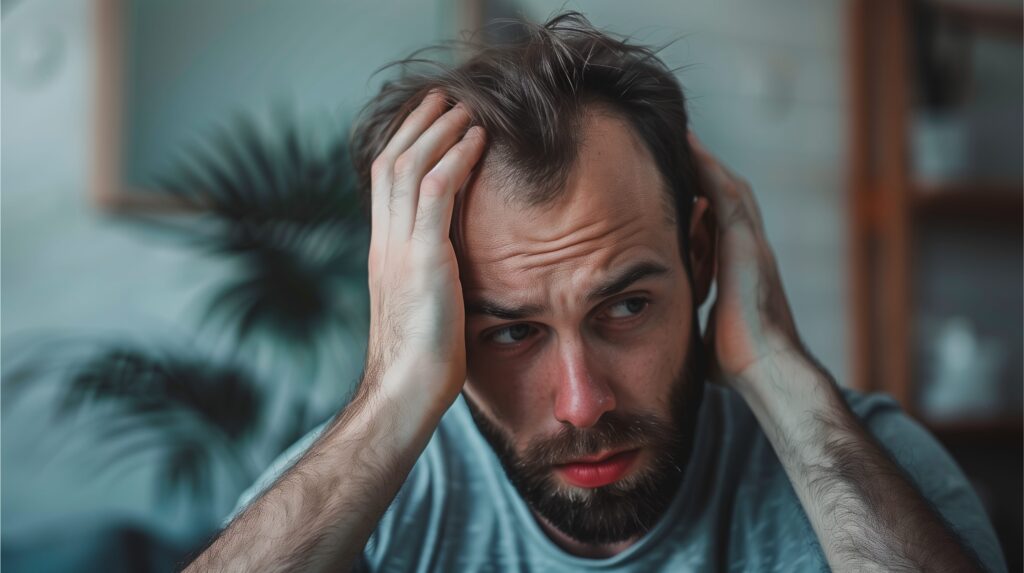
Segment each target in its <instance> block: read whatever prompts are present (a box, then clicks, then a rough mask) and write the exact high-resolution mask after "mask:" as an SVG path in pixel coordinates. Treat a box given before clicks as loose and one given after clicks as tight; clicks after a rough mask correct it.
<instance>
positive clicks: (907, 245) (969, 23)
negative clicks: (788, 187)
mask: <svg viewBox="0 0 1024 573" xmlns="http://www.w3.org/2000/svg"><path fill="white" fill-rule="evenodd" d="M849 9H850V12H849V16H850V17H849V26H850V27H849V42H850V43H849V52H848V55H849V73H850V76H849V87H850V94H851V100H850V105H851V118H850V119H851V121H850V134H851V135H850V137H851V139H850V142H849V153H850V156H849V160H850V180H849V213H850V233H851V235H850V260H851V263H850V264H851V266H850V277H851V281H852V284H851V296H852V299H851V300H852V303H851V309H850V311H851V312H850V316H851V322H852V325H853V332H852V336H851V340H852V344H853V348H852V356H853V360H852V364H853V368H854V372H853V374H854V380H853V384H852V385H853V386H854V387H855V388H857V389H860V390H862V391H882V392H886V393H888V394H890V395H892V396H893V397H895V398H896V399H897V400H898V401H899V402H900V404H901V405H902V407H903V408H904V409H905V410H906V411H907V412H908V413H909V414H910V415H911V416H914V417H916V418H917V419H918V420H919V421H921V422H922V423H923V424H924V425H925V426H926V427H928V428H929V429H930V430H931V431H932V433H933V434H934V435H935V436H936V437H937V438H938V439H939V440H940V441H941V442H942V443H943V444H944V445H945V446H946V447H947V449H949V450H950V452H951V453H952V454H953V455H954V457H955V458H956V459H957V461H958V462H959V463H960V465H961V467H962V468H963V469H964V471H965V473H966V474H967V475H968V477H969V478H970V479H971V480H972V483H974V485H975V488H976V489H977V490H979V494H980V495H981V497H982V499H983V500H988V501H991V500H998V503H994V502H993V503H992V504H989V511H990V513H991V515H992V518H993V522H994V523H995V525H996V527H997V530H998V531H999V535H1000V539H1001V541H1002V543H1003V546H1004V547H1003V548H1004V551H1005V552H1006V556H1007V560H1008V563H1009V565H1010V570H1018V569H1020V566H1021V537H1022V533H1021V505H1022V501H1021V500H1022V498H1021V489H1022V483H1021V480H1022V478H1021V475H1022V470H1021V466H1022V461H1021V452H1022V447H1024V441H1022V435H1024V422H1022V418H1021V404H1020V403H1019V402H1020V400H1019V399H1018V400H1017V402H1018V403H1016V404H1012V405H1010V406H1011V407H1007V408H1003V409H1002V411H1000V412H998V413H993V414H992V415H980V416H979V415H978V413H977V412H971V413H970V414H969V415H968V414H965V415H964V416H963V417H957V416H956V415H952V416H951V415H948V412H947V415H945V416H942V417H936V416H932V415H931V414H930V412H929V411H928V409H927V408H924V407H922V396H923V395H924V392H925V391H926V390H927V385H928V380H927V379H926V377H927V376H926V374H925V373H926V372H927V371H929V368H931V369H932V370H933V371H934V369H935V368H936V365H935V364H926V363H923V359H922V357H921V354H920V352H919V346H920V343H919V340H920V339H919V338H918V337H919V336H920V335H921V334H922V327H921V322H922V320H923V318H922V315H924V314H925V313H926V312H927V310H926V309H922V308H921V306H922V305H923V303H922V301H921V300H920V298H921V297H920V292H922V291H921V289H922V287H924V286H929V285H927V283H926V281H928V280H935V278H934V277H930V278H926V277H922V276H919V273H920V272H921V268H919V264H918V263H920V262H921V260H922V258H923V256H922V252H924V251H925V250H926V249H928V248H931V249H933V251H932V252H934V249H935V247H934V245H929V244H923V243H925V242H926V241H929V240H934V238H935V237H937V236H938V237H941V236H942V233H943V232H946V231H947V230H950V229H952V231H950V232H952V233H956V236H958V237H961V236H963V237H970V238H977V239H978V240H979V241H988V242H987V243H986V242H982V243H978V244H983V245H993V244H994V245H997V246H998V247H999V249H1001V251H1000V252H1006V253H1010V255H1011V256H1010V257H1006V256H1004V255H1000V256H1003V257H1004V258H1002V259H995V260H1012V254H1013V253H1015V252H1016V253H1019V249H1020V248H1021V247H1020V245H1021V241H1022V233H1021V228H1022V220H1024V216H1022V215H1024V184H1022V181H1021V180H1020V178H1017V177H1015V178H1010V179H1007V178H1005V177H1002V176H997V177H985V176H977V177H975V176H973V175H972V176H968V177H954V178H950V179H948V180H946V179H936V178H934V177H931V178H927V180H925V178H922V177H920V176H919V174H918V173H915V170H914V153H915V150H914V149H913V147H912V145H913V141H914V138H913V134H912V133H911V130H912V128H913V127H914V125H913V119H914V117H915V116H914V114H915V111H918V108H917V107H916V106H918V104H919V101H918V99H919V97H920V94H919V93H918V91H917V89H918V87H919V86H918V84H917V83H916V82H915V78H916V77H917V75H916V74H917V72H918V71H919V70H918V69H917V68H916V67H915V63H918V62H919V60H917V59H915V55H919V54H915V53H914V50H915V48H917V47H918V46H919V45H920V44H921V41H920V40H921V38H918V37H915V35H916V34H919V33H920V29H919V28H918V27H917V26H915V24H916V23H918V20H915V19H914V17H915V15H920V11H921V10H930V11H934V13H935V14H938V15H939V16H940V17H941V18H944V19H945V21H947V22H949V21H953V22H955V24H956V25H957V26H958V29H960V30H966V31H968V32H969V34H970V35H972V37H989V36H995V37H998V38H1000V41H1010V42H1017V43H1021V42H1022V36H1024V16H1022V13H1021V10H1020V8H1019V7H1014V6H1008V7H1003V6H993V5H985V4H978V3H966V2H960V3H953V2H948V1H942V2H937V1H928V0H851V1H850V3H849ZM1016 73H1018V74H1019V73H1020V70H1019V69H1018V70H1017V72H1016ZM1018 105H1022V104H1021V102H1018ZM1011 121H1012V120H1011ZM1016 129H1017V130H1018V137H1020V135H1019V130H1020V125H1017V127H1016ZM935 229H938V231H935ZM928 230H931V234H929V233H927V232H926V231H928ZM965 248H967V247H965ZM1015 249H1017V250H1016V251H1015ZM984 256H989V257H990V258H991V255H990V254H989V253H980V256H979V258H984ZM1016 258H1017V261H1016V263H1014V264H1016V265H1020V264H1021V263H1020V257H1019V256H1017V257H1016ZM986 260H988V259H986ZM972 262H973V261H972ZM951 264H954V263H951ZM1018 268H1019V267H1018ZM998 270H999V272H1000V273H1002V274H999V273H997V274H999V276H1003V277H1005V276H1006V274H1007V272H1008V269H1007V268H1002V269H998ZM1017 274H1018V275H1019V274H1020V271H1019V270H1018V271H1017ZM969 280H977V284H978V285H979V289H984V288H987V287H992V286H993V282H994V281H996V279H993V278H991V277H986V276H977V277H973V276H972V277H969ZM1017 280H1020V279H1019V277H1018V279H1017ZM995 286H999V285H995ZM979 296H981V297H983V296H984V292H983V291H982V294H981V295H979ZM1016 296H1017V298H1018V300H1019V298H1020V297H1021V296H1022V293H1021V292H1020V291H1019V290H1018V291H1017V293H1016ZM943 302H945V301H943ZM957 304H959V301H952V302H950V303H949V304H948V306H951V307H954V308H956V307H957ZM962 306H963V307H965V308H966V307H969V306H970V305H969V304H963V305H962ZM964 312H967V311H964ZM970 318H971V317H967V319H970ZM1001 320H1003V321H1004V324H1010V323H1009V322H1007V321H1016V328H1020V326H1019V323H1020V320H1021V316H1020V314H1019V313H1017V315H1013V313H1009V314H1008V315H1007V316H1005V317H1003V318H1002V319H1001ZM1018 336H1019V335H1018ZM1010 352H1011V353H1012V354H1011V356H1010V358H1009V360H1010V361H1017V362H1016V363H1017V364H1019V363H1020V361H1021V348H1019V347H1017V348H1012V349H1010ZM1011 371H1012V368H1011ZM975 382H976V381H973V380H963V384H965V385H967V384H973V383H975ZM1022 383H1024V381H1021V380H1018V381H1016V384H1018V389H1019V385H1020V384H1022ZM971 390H972V389H971V388H967V391H968V392H969V391H971ZM979 391H980V390H979ZM994 506H998V507H994Z"/></svg>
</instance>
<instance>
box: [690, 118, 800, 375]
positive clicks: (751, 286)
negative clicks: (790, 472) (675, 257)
mask: <svg viewBox="0 0 1024 573" xmlns="http://www.w3.org/2000/svg"><path fill="white" fill-rule="evenodd" d="M690 145H691V147H692V148H693V151H694V153H695V155H696V157H697V164H698V168H699V171H700V177H701V183H702V187H703V188H704V192H705V193H706V194H707V196H708V199H709V200H710V201H711V205H712V207H713V210H714V212H715V216H716V221H717V225H718V241H717V242H718V248H717V251H718V254H717V256H718V260H717V276H716V277H715V282H716V284H717V288H718V293H717V295H716V298H715V303H714V305H713V306H712V308H711V312H710V314H709V315H708V326H707V329H706V332H705V335H704V345H705V348H707V350H708V352H709V353H710V356H709V359H710V360H709V366H710V367H711V372H712V373H713V374H716V375H717V377H718V378H721V379H722V380H721V381H722V382H725V383H726V384H734V385H735V384H738V383H740V382H741V381H743V380H744V378H745V376H744V373H745V372H747V371H748V370H749V369H750V368H751V367H753V366H756V365H762V364H763V363H764V362H765V360H766V359H774V358H775V357H779V356H782V355H784V354H787V353H792V352H797V353H803V345H802V344H801V342H800V337H799V335H798V334H797V331H796V324H795V322H794V321H793V314H792V312H791V311H790V309H789V303H788V302H787V301H786V294H785V292H784V291H783V288H782V281H781V279H780V278H779V271H778V267H777V266H776V264H775V256H774V255H773V254H772V250H771V247H770V246H769V245H768V240H767V238H766V237H765V233H764V224H763V222H762V221H761V212H760V210H759V209H758V206H757V202H756V201H755V200H754V195H753V193H752V192H751V190H750V186H749V185H748V184H747V183H746V182H745V181H743V180H742V179H740V178H739V177H737V176H736V175H734V174H732V173H731V172H730V171H729V170H728V169H726V168H725V167H724V166H722V164H721V163H719V162H718V160H716V159H715V158H714V157H713V156H712V155H711V154H710V153H708V152H707V150H705V149H704V147H703V146H702V145H701V144H700V142H699V141H698V140H697V138H696V136H694V135H693V134H692V133H691V134H690Z"/></svg>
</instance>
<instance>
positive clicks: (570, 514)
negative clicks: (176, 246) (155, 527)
mask: <svg viewBox="0 0 1024 573" xmlns="http://www.w3.org/2000/svg"><path fill="white" fill-rule="evenodd" d="M355 142H356V152H357V167H358V168H359V169H360V172H361V173H362V175H363V177H364V180H367V184H366V187H367V188H368V189H369V190H370V194H371V217H372V239H371V245H370V256H369V282H370V294H371V308H370V314H371V331H370V340H369V345H368V352H367V358H366V365H365V370H364V374H363V379H362V382H361V385H360V387H359V390H358V392H357V393H356V395H355V397H354V399H353V400H352V401H351V403H350V404H349V405H348V406H347V407H346V408H345V409H344V410H343V411H342V412H340V413H339V414H338V415H337V416H336V417H335V418H334V419H333V420H331V421H329V422H328V423H327V424H325V425H324V426H323V427H321V428H320V429H318V430H316V431H315V432H313V433H312V434H310V435H309V436H307V438H306V439H304V440H303V441H301V442H300V443H299V444H297V445H296V446H295V447H293V448H292V450H291V451H290V452H289V453H286V454H285V455H284V456H283V457H282V458H281V460H280V461H279V462H278V463H277V464H275V467H273V468H271V470H270V471H269V472H268V475H267V476H266V477H265V478H264V479H263V480H261V482H260V483H259V484H257V485H256V486H254V488H253V490H252V492H250V493H248V494H247V495H246V496H243V503H242V505H243V506H244V510H242V511H241V512H240V513H239V514H238V515H237V517H235V518H234V519H233V520H232V521H231V522H230V525H229V526H228V527H227V528H226V529H225V530H224V531H223V532H222V533H221V535H219V536H218V537H217V538H216V539H215V540H214V542H213V543H212V544H211V546H210V547H209V548H208V549H207V550H206V551H205V552H204V553H203V554H202V555H200V556H199V558H198V559H197V560H196V561H195V562H194V563H193V565H192V567H191V569H192V570H221V569H223V570H237V571H275V570H348V569H352V568H354V567H360V566H361V567H365V568H367V569H371V570H378V569H380V570H387V571H406V570H417V571H420V570H439V571H463V570H481V569H483V570H516V571H519V570H523V571H547V570H553V571H560V570H575V569H587V568H601V569H608V570H628V571H649V570H661V569H664V570H699V571H705V570H723V569H727V570H749V571H767V570H784V571H803V570H821V569H823V568H825V567H826V566H831V567H832V568H833V569H836V570H841V571H850V570H884V571H888V570H922V571H975V570H979V569H981V568H982V567H984V568H988V569H995V570H1002V569H1005V565H1003V563H1002V561H1001V556H1000V554H999V549H998V546H997V544H996V542H995V540H994V535H993V534H992V531H991V527H990V526H989V524H988V522H987V521H986V519H985V517H984V514H983V512H982V510H981V508H980V505H979V503H978V501H977V499H976V498H975V496H974V495H973V493H972V492H971V490H970V488H969V486H968V485H967V483H966V481H965V479H964V477H963V476H962V475H961V473H960V472H959V470H958V469H957V468H956V466H955V465H954V464H953V463H952V461H951V460H950V459H949V458H948V456H947V455H946V454H945V453H944V452H943V451H942V450H941V448H940V447H939V446H937V445H936V443H935V442H934V440H933V439H932V438H930V437H929V436H928V435H927V434H926V433H925V432H924V431H923V430H921V429H920V427H919V426H917V425H915V424H914V423H913V422H911V421H910V420H909V419H907V418H906V417H905V416H904V415H903V414H901V413H900V412H899V410H898V408H896V406H895V405H894V403H893V402H892V401H891V400H889V399H886V398H881V397H877V396H872V397H861V396H858V395H856V394H853V393H850V392H845V393H844V392H843V391H840V390H839V389H838V387H837V386H836V384H835V383H834V382H833V380H832V379H831V377H830V376H829V375H828V373H827V372H825V370H824V369H823V368H822V367H821V366H820V365H819V364H818V363H817V362H816V361H815V360H814V359H813V358H812V357H811V356H810V355H809V354H808V352H807V350H806V349H805V348H804V346H803V344H802V343H801V342H800V338H799V336H798V333H797V329H796V325H795V324H794V321H793V317H792V314H791V312H790V310H789V306H788V303H787V301H786V297H785V294H784V292H783V288H782V283H781V281H780V278H779V276H778V272H777V269H776V265H775V262H774V260H773V255H772V253H771V250H770V248H769V246H768V243H767V241H766V239H765V235H764V230H763V227H762V223H761V219H760V214H759V212H758V208H757V206H756V204H755V202H754V198H753V195H752V194H751V192H750V190H749V188H748V187H747V185H746V184H745V183H744V182H743V181H741V180H740V179H738V178H737V177H735V176H734V175H732V174H731V173H730V172H729V171H728V170H726V169H725V168H724V167H722V166H721V165H720V164H719V163H718V162H717V161H716V160H715V159H714V158H713V157H712V156H711V155H709V154H708V153H707V152H706V151H704V150H703V149H702V148H701V147H700V145H699V144H698V143H697V141H696V139H695V138H693V137H692V136H690V135H688V127H687V117H686V112H685V106H684V99H683V94H682V91H681V89H680V88H679V85H678V83H677V81H676V80H675V78H674V77H673V76H672V74H671V73H670V72H669V71H668V70H666V69H665V67H664V66H663V65H662V64H661V62H659V61H658V60H657V58H656V57H655V56H654V54H653V53H652V52H650V51H649V50H647V49H645V48H642V47H639V46H634V45H629V44H626V43H623V42H621V41H619V40H616V39H613V38H611V37H609V36H607V35H605V34H603V33H600V32H598V31H597V30H595V29H594V28H593V27H591V26H590V24H589V23H588V22H587V21H586V20H585V19H584V18H583V17H582V16H580V15H578V14H574V13H570V14H565V15H562V16H559V17H557V18H554V19H553V20H551V21H550V22H548V23H547V24H545V25H544V26H531V27H528V30H527V33H526V35H525V37H524V38H523V39H521V40H519V41H517V42H513V43H511V44H508V45H503V46H499V47H491V48H481V49H480V50H479V51H478V52H477V53H476V54H475V55H474V56H473V57H472V58H471V59H469V60H468V61H467V62H466V63H465V64H463V65H461V66H459V67H457V68H455V69H448V70H445V69H441V71H434V72H430V73H427V74H414V73H406V74H405V75H403V76H402V77H401V78H400V79H399V80H397V81H395V82H392V83H390V84H388V85H386V86H385V88H384V89H383V91H382V93H381V94H380V96H379V97H378V98H377V99H376V100H375V101H374V102H371V104H370V107H369V109H368V113H367V115H366V116H365V118H364V121H363V123H362V124H361V125H360V127H359V129H358V130H357V132H356V137H355ZM698 191H700V193H698ZM712 280H714V281H715V282H716V284H717V297H716V301H715V303H714V306H713V307H712V309H711V311H710V314H709V318H708V327H707V329H706V332H705V333H704V335H703V337H702V336H701V333H700V330H699V323H698V319H697V310H698V308H699V307H700V305H701V304H702V303H703V302H704V300H705V299H706V298H707V296H708V293H709V290H710V286H711V283H712ZM706 379H707V380H708V382H707V383H706V382H705V380H706ZM260 492H261V493H260ZM257 494H258V495H257Z"/></svg>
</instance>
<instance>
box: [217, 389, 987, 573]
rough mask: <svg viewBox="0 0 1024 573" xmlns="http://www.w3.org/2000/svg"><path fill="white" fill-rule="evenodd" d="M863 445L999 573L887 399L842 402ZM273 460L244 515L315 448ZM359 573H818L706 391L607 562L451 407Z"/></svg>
mask: <svg viewBox="0 0 1024 573" xmlns="http://www.w3.org/2000/svg"><path fill="white" fill-rule="evenodd" d="M846 397H847V401H848V402H849V403H850V406H851V408H852V410H853V411H854V413H855V414H857V416H858V417H860V419H861V420H862V421H863V422H864V423H865V424H866V426H867V427H868V429H869V430H870V431H871V433H872V434H874V436H875V437H876V438H877V439H878V440H879V442H880V443H882V444H883V445H884V446H885V447H886V448H887V449H888V450H889V452H890V453H891V454H892V456H893V457H894V459H895V460H896V461H897V462H898V463H899V464H900V465H901V466H902V467H903V468H904V469H905V470H906V471H907V473H908V474H909V475H910V477H911V478H912V479H913V481H914V482H915V483H916V485H917V487H918V489H919V490H920V491H921V492H922V493H923V494H924V495H925V497H926V498H927V499H928V500H930V501H931V503H932V504H933V505H934V506H935V507H936V508H938V510H939V512H940V513H941V514H942V516H943V517H944V518H945V519H946V521H947V522H948V523H950V524H951V525H952V526H953V528H954V529H955V530H956V531H957V533H958V534H959V535H961V536H962V538H963V539H964V540H965V541H966V542H967V544H968V545H969V546H970V547H971V548H973V550H974V551H975V552H976V553H977V554H978V556H979V557H980V558H981V560H982V562H983V563H984V565H986V566H987V567H988V568H989V570H991V571H994V572H1000V571H1005V570H1006V565H1005V563H1004V561H1003V557H1002V553H1001V551H1000V549H999V545H998V542H997V541H996V537H995V534H994V532H993V530H992V526H991V524H990V523H989V521H988V518H987V517H986V515H985V513H984V511H983V509H982V506H981V504H980V502H979V501H978V498H977V496H976V495H975V494H974V492H973V490H972V489H971V487H970V486H969V485H968V482H967V480H966V479H965V478H964V476H963V474H962V473H961V471H960V469H959V468H958V467H957V466H956V464H955V463H954V462H953V460H952V459H951V458H950V457H949V455H948V454H947V453H946V452H945V451H944V450H943V449H942V447H941V446H939V444H938V443H937V442H936V441H935V439H934V438H932V437H931V436H930V435H929V434H928V433H927V432H926V431H925V430H924V429H923V428H921V426H920V425H918V424H917V423H916V422H914V421H912V420H911V419H910V418H909V417H907V416H906V415H905V414H903V413H902V412H901V411H900V409H899V407H898V406H897V405H896V403H895V401H893V400H892V399H891V398H889V397H887V396H884V395H877V394H875V395H868V396H862V395H859V394H857V393H855V392H852V391H846ZM321 429H322V426H321V427H320V428H317V429H316V430H314V431H313V432H310V434H308V435H307V436H305V437H304V438H302V439H301V440H300V441H299V442H297V443H296V444H295V445H294V446H292V447H291V448H290V449H289V450H288V451H287V452H285V453H284V454H282V455H281V456H280V457H279V458H278V459H277V460H276V461H275V462H274V464H273V465H272V466H271V467H270V469H268V470H267V472H265V473H264V475H263V476H262V477H261V478H260V479H259V480H258V481H257V482H256V484H254V485H253V486H252V487H251V488H250V489H249V490H247V491H246V492H245V493H244V494H243V495H242V497H241V499H240V500H239V504H238V507H237V508H236V512H237V511H238V510H240V509H241V508H242V507H244V506H245V505H246V504H247V503H248V502H249V501H251V500H252V499H253V498H254V497H255V496H256V495H257V494H258V493H259V492H261V491H262V490H263V489H264V488H265V487H267V486H268V485H269V484H271V483H273V481H274V479H275V478H276V477H277V476H278V475H279V474H280V473H281V472H282V471H284V470H285V469H287V467H289V466H290V465H291V464H292V463H293V462H294V461H295V460H296V459H298V457H299V456H301V454H302V452H303V451H305V450H306V449H307V448H308V447H309V446H310V445H311V444H312V443H313V441H314V440H315V439H316V436H317V435H318V434H319V432H320V430H321ZM363 558H364V560H363V564H362V565H363V567H364V568H365V569H367V570H370V571H576V570H598V571H644V572H646V571H758V572H760V571H785V572H791V571H823V570H824V571H827V570H828V566H827V564H826V561H825V558H824V554H823V553H822V551H821V547H820V545H819V544H818V540H817V538H816V536H815V534H814V531H813V529H812V528H811V525H810V522H809V521H808V520H807V517H806V514H805V513H804V511H803V508H802V507H801V506H800V502H799V500H798V499H797V497H796V493H795V492H794V491H793V488H792V486H791V485H790V483H789V481H788V479H787V477H786V474H785V471H784V470H783V468H782V465H781V464H780V462H779V460H778V458H777V457H776V455H775V452H774V451H773V450H772V447H771V444H769V443H768V440H767V438H766V437H765V435H764V433H763V432H762V431H761V428H760V426H759V425H758V423H757V420H756V419H755V418H754V416H753V413H752V412H751V411H750V409H749V408H748V407H747V406H746V404H745V403H744V402H743V400H742V399H741V398H740V397H739V395H738V394H736V393H735V392H733V391H731V390H728V389H726V388H723V387H721V386H718V385H714V384H708V385H707V388H706V390H705V393H704V402H703V404H702V405H701V410H700V418H699V420H698V427H697V434H696V439H695V443H694V450H693V456H692V458H691V460H690V463H689V466H688V467H687V469H686V475H685V477H684V480H683V484H682V486H681V487H680V489H679V491H678V492H677V493H676V495H675V497H674V499H673V501H672V503H671V504H670V506H669V507H668V509H667V511H666V512H665V515H664V516H663V517H662V518H661V520H660V521H659V522H658V524H657V525H656V526H655V527H654V528H653V529H652V530H651V531H649V532H648V533H647V535H645V536H644V537H643V538H641V539H640V540H639V541H637V542H636V543H635V544H633V545H632V546H630V547H629V548H628V549H626V550H625V551H623V552H621V553H619V554H618V555H615V556H614V557H610V558H606V559H587V558H580V557H575V556H573V555H571V554H569V553H566V552H565V551H563V550H562V549H561V548H559V547H558V546H557V545H556V544H555V543H553V542H552V541H551V540H550V539H549V538H548V537H547V536H546V535H545V534H544V532H543V530H542V529H541V528H540V525H539V524H538V523H537V521H536V520H535V519H534V517H533V515H532V514H531V512H530V510H529V508H528V506H527V505H526V503H525V502H524V501H523V500H522V498H520V497H519V495H518V493H517V492H516V490H515V488H514V487H513V486H512V484H511V483H510V482H509V481H508V479H507V477H506V476H505V473H504V470H503V469H502V467H501V464H500V463H499V461H498V459H497V456H496V455H495V453H494V451H493V450H492V449H491V448H490V446H489V445H488V443H487V441H486V440H485V439H484V438H483V436H482V435H481V434H480V432H479V431H478V430H477V428H476V425H475V424H474V423H473V420H472V418H471V417H470V414H469V410H468V408H467V406H466V404H465V401H464V400H463V399H462V398H461V397H460V398H459V399H458V400H456V402H455V404H454V405H453V406H452V407H451V409H450V410H449V411H448V412H447V413H446V414H445V416H444V418H443V419H442V422H441V424H440V425H439V426H438V428H437V431H436V432H435V433H434V436H433V437H432V438H431V440H430V442H429V444H428V445H427V447H426V449H425V450H424V452H423V454H422V455H421V456H420V458H419V460H418V461H417V462H416V464H415V467H414V468H413V470H412V472H411V474H410V475H409V477H408V479H407V481H406V483H405V484H404V485H403V487H402V489H401V491H400V492H399V494H398V496H397V497H396V498H395V500H394V502H393V503H392V504H391V507H390V508H389V509H388V511H387V512H386V513H385V515H384V517H383V519H382V520H381V522H380V523H379V524H378V527H377V529H376V531H375V533H374V534H373V536H372V537H371V538H370V541H369V543H368V544H367V546H366V549H365V551H364V555H363Z"/></svg>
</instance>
